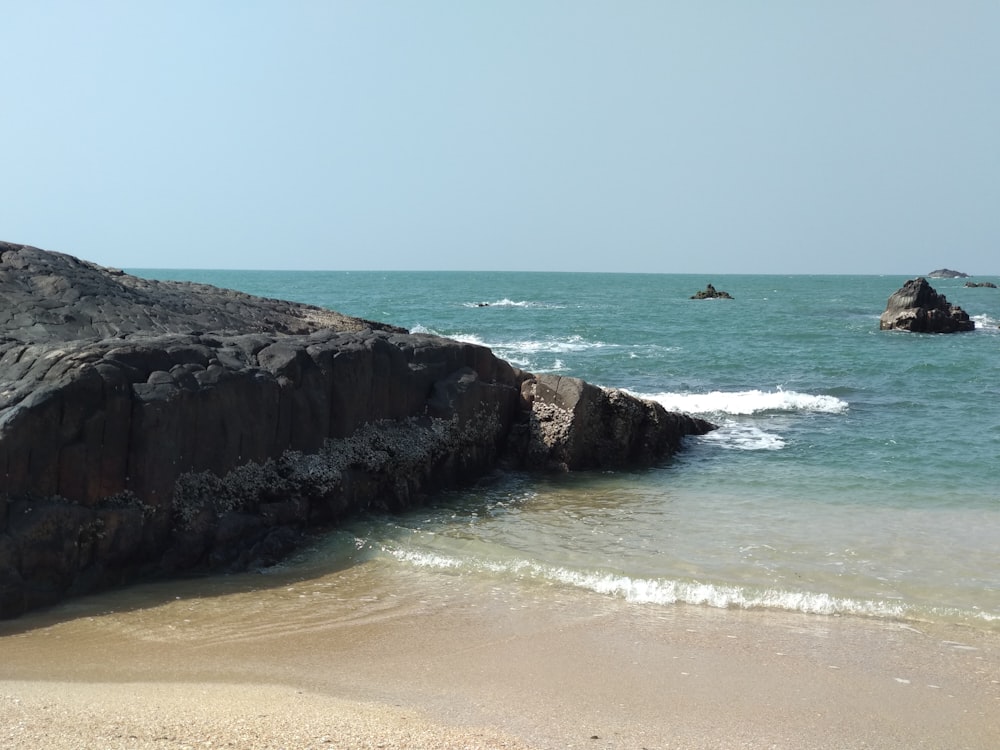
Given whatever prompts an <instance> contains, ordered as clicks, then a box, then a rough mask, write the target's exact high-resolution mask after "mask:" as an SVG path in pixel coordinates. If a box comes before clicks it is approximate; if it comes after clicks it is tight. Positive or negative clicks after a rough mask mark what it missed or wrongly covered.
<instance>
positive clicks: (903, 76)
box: [0, 0, 1000, 275]
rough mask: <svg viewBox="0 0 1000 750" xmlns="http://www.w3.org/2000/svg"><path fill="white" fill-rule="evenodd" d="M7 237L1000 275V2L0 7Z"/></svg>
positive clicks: (360, 1) (275, 264)
mask: <svg viewBox="0 0 1000 750" xmlns="http://www.w3.org/2000/svg"><path fill="white" fill-rule="evenodd" d="M2 29H3V35H2V36H3V39H2V42H0V70H2V74H0V93H2V99H0V101H2V107H3V111H2V114H0V144H2V145H0V239H4V240H8V241H13V242H21V243H26V244H31V245H37V246H39V247H43V248H46V249H49V250H59V251H62V252H68V253H71V254H73V255H78V256H80V257H83V258H87V259H89V260H93V261H95V262H97V263H101V264H103V265H109V266H120V267H126V268H164V267H166V268H260V269H376V270H380V269H398V270H409V269H427V270H439V269H454V270H459V269H462V270H464V269H469V270H583V271H638V272H665V273H675V272H676V273H730V272H731V273H753V272H761V273H784V272H787V273H889V274H918V273H927V272H928V271H931V270H933V269H935V268H938V267H941V266H948V267H951V268H956V269H958V270H962V271H966V272H968V273H973V274H980V275H982V274H997V273H1000V2H997V1H996V0H986V1H984V2H962V1H961V0H954V1H949V2H944V1H942V2H921V1H919V0H899V1H896V2H882V1H880V0H864V1H857V2H855V1H853V0H846V1H845V0H836V1H831V0H823V1H822V2H819V1H817V2H811V1H809V0H766V1H765V0H761V1H760V2H736V1H733V2H679V1H678V2H671V1H669V0H653V1H650V2H609V1H605V2H590V1H588V0H566V1H565V2H554V1H549V0H530V1H529V0H503V1H502V2H501V1H499V0H498V1H497V2H486V1H485V0H473V1H470V2H464V1H459V0H448V1H446V2H439V1H437V0H420V1H419V2H411V1H410V0H399V1H398V2H392V1H379V0H357V1H356V2H354V1H352V2H337V1H335V0H325V1H323V2H295V1H294V0H285V1H282V2H278V1H277V0H275V1H274V2H249V1H247V2H235V1H234V2H222V1H221V0H218V1H215V2H212V1H211V0H201V1H199V2H186V1H180V2H178V1H174V0H172V1H171V2H158V3H152V2H133V1H131V0H129V1H128V2H124V1H123V2H100V1H99V0H98V1H90V0H88V2H76V1H75V0H74V1H73V2H46V1H45V0H39V1H38V2H12V1H5V2H4V3H3V12H2Z"/></svg>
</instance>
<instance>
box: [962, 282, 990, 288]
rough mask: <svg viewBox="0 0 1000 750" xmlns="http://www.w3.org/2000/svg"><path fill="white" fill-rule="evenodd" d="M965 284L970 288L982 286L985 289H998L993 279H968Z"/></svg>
mask: <svg viewBox="0 0 1000 750" xmlns="http://www.w3.org/2000/svg"><path fill="white" fill-rule="evenodd" d="M965 286H967V287H968V288H969V289H976V288H979V287H982V288H984V289H996V288H997V285H996V284H994V283H993V282H992V281H979V282H976V281H966V282H965Z"/></svg>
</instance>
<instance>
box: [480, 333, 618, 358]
mask: <svg viewBox="0 0 1000 750" xmlns="http://www.w3.org/2000/svg"><path fill="white" fill-rule="evenodd" d="M607 346H609V345H608V344H605V343H604V342H603V341H587V340H586V339H584V338H583V337H582V336H576V335H574V336H570V337H569V338H565V339H541V340H531V339H529V340H526V341H512V342H510V343H505V344H499V345H497V348H498V349H501V348H502V349H509V350H510V351H516V352H522V353H524V354H539V353H553V354H566V353H570V352H585V351H590V350H592V349H603V348H605V347H607Z"/></svg>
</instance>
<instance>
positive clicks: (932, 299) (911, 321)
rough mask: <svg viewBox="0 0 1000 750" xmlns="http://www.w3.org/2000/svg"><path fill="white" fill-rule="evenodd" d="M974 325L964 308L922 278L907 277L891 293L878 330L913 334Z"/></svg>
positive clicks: (951, 329)
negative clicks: (897, 330)
mask: <svg viewBox="0 0 1000 750" xmlns="http://www.w3.org/2000/svg"><path fill="white" fill-rule="evenodd" d="M975 327H976V324H975V323H974V322H973V321H972V320H971V319H970V318H969V315H968V313H966V312H965V310H963V309H962V308H961V307H958V306H956V305H953V304H951V303H949V302H948V300H947V299H946V298H945V296H944V295H943V294H938V293H937V292H936V291H935V290H934V287H932V286H931V285H930V284H928V283H927V280H926V279H924V278H916V279H910V280H909V281H907V282H906V283H905V284H903V286H902V287H900V288H899V289H898V290H897V291H895V292H893V293H892V294H891V295H890V296H889V301H888V303H887V304H886V308H885V312H883V313H882V316H881V318H880V319H879V328H880V329H881V330H892V329H899V330H903V331H913V332H915V333H957V332H960V331H972V330H974V329H975Z"/></svg>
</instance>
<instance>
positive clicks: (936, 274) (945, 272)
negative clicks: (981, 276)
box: [927, 268, 969, 279]
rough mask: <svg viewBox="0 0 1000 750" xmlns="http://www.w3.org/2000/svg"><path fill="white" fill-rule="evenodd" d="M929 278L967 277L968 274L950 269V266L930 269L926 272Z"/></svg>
mask: <svg viewBox="0 0 1000 750" xmlns="http://www.w3.org/2000/svg"><path fill="white" fill-rule="evenodd" d="M927 277H928V278H930V279H967V278H969V274H967V273H962V272H961V271H952V270H951V269H950V268H939V269H938V270H936V271H931V272H930V273H929V274H927Z"/></svg>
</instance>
